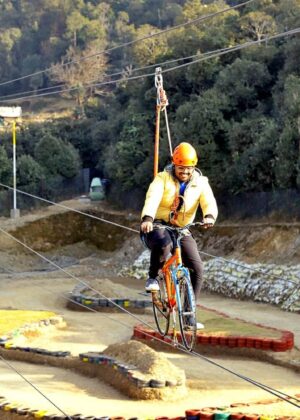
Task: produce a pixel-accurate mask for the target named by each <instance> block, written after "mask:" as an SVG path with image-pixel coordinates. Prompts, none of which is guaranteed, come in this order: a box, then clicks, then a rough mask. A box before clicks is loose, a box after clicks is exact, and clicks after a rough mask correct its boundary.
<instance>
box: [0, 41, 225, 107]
mask: <svg viewBox="0 0 300 420" xmlns="http://www.w3.org/2000/svg"><path fill="white" fill-rule="evenodd" d="M231 48H232V47H226V48H218V49H216V50H212V51H207V52H204V53H200V52H199V53H198V54H193V55H188V56H186V57H179V58H173V59H172V60H166V61H162V62H161V63H156V64H149V65H147V66H143V67H137V68H130V69H129V70H128V72H129V73H130V74H132V73H136V72H138V71H141V70H147V69H151V68H153V67H162V66H165V65H168V64H172V63H175V62H178V61H184V60H191V59H192V58H195V57H199V56H200V55H201V57H204V56H207V55H210V54H215V53H217V52H221V51H226V50H230V49H231ZM128 65H130V64H128ZM124 73H126V66H125V67H124V69H123V70H122V71H118V72H115V73H109V74H106V75H105V76H104V77H105V78H107V77H115V76H122V75H124ZM96 80H97V79H94V80H89V81H88V82H86V83H93V82H95V81H96ZM99 83H100V82H99ZM64 86H65V83H61V84H59V85H56V86H50V87H46V88H40V89H35V90H28V91H21V92H16V93H11V94H9V95H3V96H0V101H1V99H6V98H11V97H13V96H18V95H25V94H28V93H33V94H36V93H39V92H43V91H46V90H51V89H52V90H54V89H57V88H62V87H64ZM57 92H60V91H57ZM14 99H16V98H14Z"/></svg>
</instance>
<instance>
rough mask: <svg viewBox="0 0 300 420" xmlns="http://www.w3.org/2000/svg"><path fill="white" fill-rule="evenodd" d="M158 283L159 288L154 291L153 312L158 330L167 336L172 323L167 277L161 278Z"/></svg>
mask: <svg viewBox="0 0 300 420" xmlns="http://www.w3.org/2000/svg"><path fill="white" fill-rule="evenodd" d="M158 284H159V290H158V291H157V292H152V305H153V313H154V319H155V323H156V326H157V329H158V332H159V333H160V334H161V335H162V336H165V335H167V334H168V332H169V325H170V309H169V305H168V295H167V288H166V282H165V279H164V278H162V279H160V280H159V282H158Z"/></svg>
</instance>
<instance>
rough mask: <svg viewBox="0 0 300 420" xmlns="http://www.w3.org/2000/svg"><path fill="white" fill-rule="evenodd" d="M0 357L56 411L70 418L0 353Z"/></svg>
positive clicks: (70, 419) (70, 418)
mask: <svg viewBox="0 0 300 420" xmlns="http://www.w3.org/2000/svg"><path fill="white" fill-rule="evenodd" d="M0 359H1V360H2V362H3V363H4V364H5V365H6V366H8V367H9V368H10V369H11V370H13V371H14V372H15V373H17V374H18V375H19V376H20V377H21V378H22V379H23V380H24V381H25V382H27V383H28V384H29V385H30V386H31V387H32V388H33V389H35V390H36V391H37V392H38V393H39V394H40V395H41V396H42V397H44V398H45V399H46V400H47V401H48V402H49V403H50V404H51V405H53V407H55V408H57V410H58V411H60V412H61V413H62V414H63V415H64V416H65V417H66V418H67V419H69V420H72V417H70V416H69V415H68V414H66V413H65V412H64V411H63V410H62V409H61V408H59V407H58V405H56V404H55V403H54V402H53V401H51V400H50V398H48V397H47V395H45V394H44V393H43V392H42V391H40V390H39V389H38V387H37V386H35V385H34V384H33V383H32V382H31V381H30V380H29V379H27V378H25V376H24V375H22V373H21V372H20V371H18V370H17V369H16V368H15V367H14V366H13V365H12V364H11V363H9V362H8V361H7V360H6V359H5V358H4V357H3V356H2V355H1V354H0Z"/></svg>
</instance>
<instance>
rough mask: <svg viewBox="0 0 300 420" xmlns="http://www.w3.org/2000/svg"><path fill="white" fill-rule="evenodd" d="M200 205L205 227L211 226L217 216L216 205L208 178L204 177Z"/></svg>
mask: <svg viewBox="0 0 300 420" xmlns="http://www.w3.org/2000/svg"><path fill="white" fill-rule="evenodd" d="M199 202H200V207H201V210H202V213H203V222H204V223H205V227H207V228H209V227H212V226H213V225H214V223H215V221H216V219H217V216H218V207H217V202H216V199H215V196H214V194H213V191H212V189H211V187H210V185H209V182H208V179H207V178H206V177H204V186H203V190H202V192H201V195H200V200H199Z"/></svg>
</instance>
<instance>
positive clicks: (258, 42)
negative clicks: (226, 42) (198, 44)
mask: <svg viewBox="0 0 300 420" xmlns="http://www.w3.org/2000/svg"><path fill="white" fill-rule="evenodd" d="M299 32H300V27H298V28H294V29H291V30H289V31H285V32H280V33H278V34H275V35H271V36H267V37H265V38H262V39H260V40H256V41H249V42H245V43H243V44H238V45H236V46H233V47H228V48H224V49H222V50H216V52H215V53H214V52H211V53H210V54H209V55H205V56H200V57H199V58H198V59H195V60H193V61H191V62H188V63H184V64H179V65H177V66H174V67H170V68H168V69H164V70H162V73H169V72H171V71H175V70H178V69H181V68H184V67H188V66H191V65H193V64H196V63H200V62H202V61H207V60H210V59H212V58H218V57H221V56H222V55H225V54H229V53H231V52H234V51H239V50H242V49H245V48H249V47H251V46H254V45H263V44H264V43H267V42H269V41H272V40H276V39H280V38H284V37H287V36H292V35H296V34H298V33H299ZM217 51H218V52H217ZM207 54H208V53H207ZM176 61H177V60H176ZM147 67H148V66H147ZM151 67H152V66H151ZM141 69H144V68H143V67H142V68H141ZM137 70H139V69H136V71H137ZM150 76H151V77H153V76H155V72H151V73H145V74H141V75H138V76H130V77H122V78H119V79H116V80H109V81H106V82H100V83H92V84H88V85H85V86H84V88H85V89H87V88H92V87H102V86H109V85H113V84H117V83H120V82H127V81H131V80H138V79H143V78H146V77H150ZM81 88H82V87H80V88H78V87H73V88H66V89H61V90H58V91H55V92H46V93H41V94H36V95H31V96H22V97H20V98H15V99H7V100H1V101H0V102H2V103H10V102H16V101H21V100H25V99H30V98H38V97H43V96H49V95H57V94H60V93H65V92H72V91H76V90H78V89H81Z"/></svg>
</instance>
